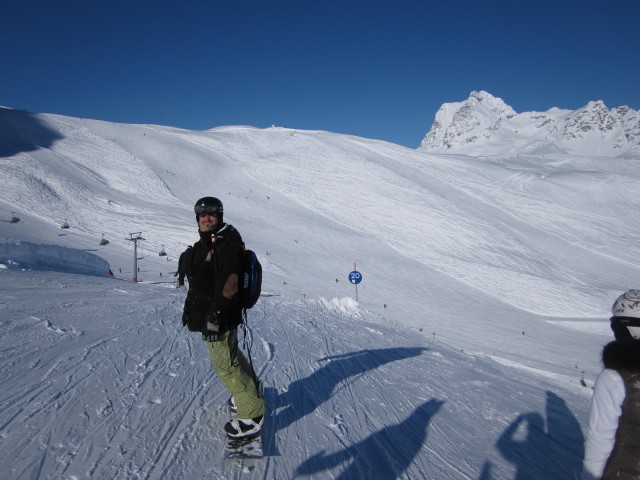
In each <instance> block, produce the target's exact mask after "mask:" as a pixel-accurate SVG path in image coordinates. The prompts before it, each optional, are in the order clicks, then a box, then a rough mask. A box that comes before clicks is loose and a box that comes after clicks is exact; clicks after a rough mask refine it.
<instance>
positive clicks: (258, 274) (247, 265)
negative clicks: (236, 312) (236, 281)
mask: <svg viewBox="0 0 640 480" xmlns="http://www.w3.org/2000/svg"><path fill="white" fill-rule="evenodd" d="M261 289H262V265H260V262H259V261H258V257H257V256H256V254H255V252H254V251H253V250H247V249H246V248H245V249H244V258H243V266H242V279H241V280H240V292H239V294H238V296H239V299H240V307H241V308H243V309H245V310H246V309H249V308H251V307H253V306H254V305H255V304H256V302H257V301H258V299H259V298H260V290H261Z"/></svg>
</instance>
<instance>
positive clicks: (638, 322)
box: [611, 290, 640, 340]
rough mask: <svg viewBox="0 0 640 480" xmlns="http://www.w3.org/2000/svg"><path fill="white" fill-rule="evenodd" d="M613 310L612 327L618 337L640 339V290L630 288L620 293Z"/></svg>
mask: <svg viewBox="0 0 640 480" xmlns="http://www.w3.org/2000/svg"><path fill="white" fill-rule="evenodd" d="M611 312H612V313H613V317H611V329H612V330H613V333H614V334H615V335H616V338H617V339H619V340H621V339H623V338H629V337H631V338H634V339H636V340H638V339H640V290H628V291H626V292H625V293H623V294H622V295H620V296H619V297H618V298H617V299H616V301H615V302H613V307H612V308H611ZM619 337H620V338H619Z"/></svg>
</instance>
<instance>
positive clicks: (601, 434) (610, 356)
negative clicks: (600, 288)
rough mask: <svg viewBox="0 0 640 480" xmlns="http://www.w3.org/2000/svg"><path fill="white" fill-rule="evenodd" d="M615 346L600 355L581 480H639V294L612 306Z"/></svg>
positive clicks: (626, 295)
mask: <svg viewBox="0 0 640 480" xmlns="http://www.w3.org/2000/svg"><path fill="white" fill-rule="evenodd" d="M612 312H613V316H612V317H611V329H612V330H613V333H614V336H615V339H616V340H615V341H613V342H611V343H609V344H608V345H606V346H605V347H604V349H603V352H602V361H603V364H604V370H603V371H602V372H601V373H600V375H598V378H597V379H596V383H595V387H594V392H593V398H592V401H591V411H590V413H589V425H588V429H587V437H586V446H585V458H584V462H583V472H582V477H581V478H582V480H595V479H613V478H618V479H630V480H631V479H638V480H640V290H629V291H627V292H625V293H623V294H622V295H620V296H619V297H618V298H617V299H616V301H615V302H614V304H613V308H612Z"/></svg>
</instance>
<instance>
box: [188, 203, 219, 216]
mask: <svg viewBox="0 0 640 480" xmlns="http://www.w3.org/2000/svg"><path fill="white" fill-rule="evenodd" d="M193 210H194V211H195V212H196V215H200V214H201V213H209V214H213V213H218V212H220V211H222V209H221V208H220V207H218V206H217V205H196V206H195V207H193Z"/></svg>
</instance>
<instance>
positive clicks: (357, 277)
mask: <svg viewBox="0 0 640 480" xmlns="http://www.w3.org/2000/svg"><path fill="white" fill-rule="evenodd" d="M349 281H350V282H351V283H353V284H354V285H355V286H356V302H357V301H358V284H359V283H360V282H361V281H362V274H361V273H360V272H359V271H358V270H357V269H356V262H353V272H351V273H350V274H349Z"/></svg>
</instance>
